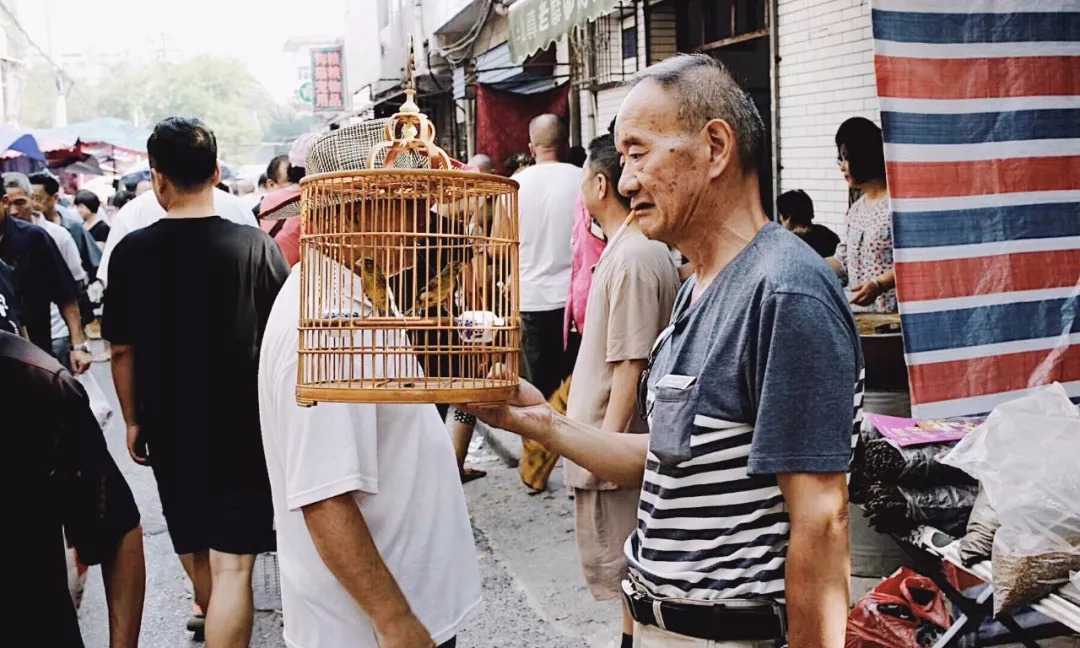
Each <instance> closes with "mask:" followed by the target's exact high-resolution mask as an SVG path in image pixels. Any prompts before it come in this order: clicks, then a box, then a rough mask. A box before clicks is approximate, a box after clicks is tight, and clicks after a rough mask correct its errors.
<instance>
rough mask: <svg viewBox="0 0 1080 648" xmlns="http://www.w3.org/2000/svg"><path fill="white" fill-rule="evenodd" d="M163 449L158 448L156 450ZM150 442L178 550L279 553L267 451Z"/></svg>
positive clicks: (167, 517)
mask: <svg viewBox="0 0 1080 648" xmlns="http://www.w3.org/2000/svg"><path fill="white" fill-rule="evenodd" d="M155 445H156V446H157V447H156V448H155V447H154V446H155ZM170 446H172V444H170V443H168V441H165V442H159V443H158V444H154V443H153V441H152V440H151V441H150V465H151V467H152V468H153V469H154V477H155V479H156V480H157V486H158V495H159V496H160V497H161V509H162V513H163V514H164V516H165V523H166V524H167V525H168V527H169V535H170V536H171V537H172V543H173V548H174V549H175V550H176V553H178V554H190V553H197V552H201V551H206V550H208V549H213V550H214V551H219V552H222V553H229V554H238V555H244V554H259V553H264V552H267V551H273V550H274V549H275V548H276V538H275V535H274V506H273V500H272V499H271V494H270V480H269V478H268V477H267V475H266V460H265V459H264V458H263V453H262V446H261V444H259V445H258V446H257V447H248V448H247V450H245V451H244V452H243V453H227V452H222V453H220V454H219V455H218V456H217V458H218V459H219V460H220V464H219V465H215V462H214V461H213V459H214V458H215V457H214V456H213V455H210V456H209V458H208V455H209V454H210V453H203V452H194V451H193V450H194V448H191V447H190V446H186V445H185V446H181V447H179V448H176V447H170Z"/></svg>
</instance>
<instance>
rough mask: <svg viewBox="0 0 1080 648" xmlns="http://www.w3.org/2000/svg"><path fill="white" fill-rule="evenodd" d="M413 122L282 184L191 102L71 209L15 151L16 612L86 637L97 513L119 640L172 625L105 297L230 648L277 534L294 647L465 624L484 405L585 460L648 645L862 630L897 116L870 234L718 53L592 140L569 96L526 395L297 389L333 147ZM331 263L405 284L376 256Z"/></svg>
mask: <svg viewBox="0 0 1080 648" xmlns="http://www.w3.org/2000/svg"><path fill="white" fill-rule="evenodd" d="M365 129H366V130H365ZM382 130H383V129H382V126H381V123H366V124H360V125H356V126H349V127H345V128H342V129H338V130H335V131H331V132H329V133H326V134H323V135H320V136H309V137H304V138H301V139H299V140H298V141H297V142H295V143H294V144H293V146H292V149H291V150H290V152H289V153H288V154H287V155H283V156H280V157H277V158H275V159H274V160H273V161H271V163H270V165H269V166H268V168H267V171H266V173H265V178H264V179H262V180H260V183H259V184H260V188H259V189H258V190H257V191H253V192H252V193H251V194H250V197H249V196H248V195H245V196H235V195H231V194H230V193H228V192H226V191H222V189H221V188H219V184H220V182H221V178H220V174H221V172H220V168H219V165H218V162H217V144H216V140H215V137H214V134H213V132H212V131H211V130H210V129H209V128H208V127H207V126H206V125H205V124H203V123H201V122H200V121H198V120H195V119H184V118H170V119H166V120H164V121H162V122H161V123H159V124H158V125H157V126H156V127H155V129H154V131H153V133H152V135H151V136H150V139H149V141H148V145H147V149H148V153H149V158H150V166H151V178H150V180H149V181H147V182H146V184H147V185H148V186H145V187H144V186H139V187H136V188H135V190H134V191H130V192H129V191H127V190H126V189H121V190H120V191H118V192H117V193H116V195H115V196H114V197H113V198H112V199H110V203H111V204H110V206H111V207H113V208H116V212H115V214H113V215H112V217H111V218H106V217H104V215H103V213H102V212H103V211H104V210H103V206H102V205H101V202H100V201H99V199H98V198H97V196H96V195H94V194H92V193H89V192H84V191H79V192H77V193H76V194H75V196H74V201H73V203H72V206H66V205H65V203H64V202H62V201H61V200H60V196H59V184H58V182H57V181H56V179H55V178H53V177H52V176H50V175H49V174H48V173H38V174H34V175H32V176H30V177H26V176H24V175H22V174H17V173H8V174H4V176H3V184H4V195H3V198H2V200H3V210H2V211H0V331H2V332H0V377H2V380H3V384H5V385H6V386H8V385H10V386H12V388H10V389H8V388H5V390H4V391H3V393H2V394H0V405H2V407H3V409H4V411H5V412H6V413H7V415H8V417H9V420H13V421H14V425H15V427H14V428H13V431H15V432H16V434H14V435H10V436H12V437H13V438H14V442H15V443H16V449H15V450H13V451H12V452H13V454H12V455H9V456H16V457H19V458H20V459H19V460H17V461H14V462H11V463H12V464H13V469H12V470H11V471H8V472H7V473H6V475H7V476H6V479H8V482H7V483H8V484H9V486H10V488H11V489H12V490H14V489H15V488H18V489H19V490H20V491H23V492H28V493H29V495H28V497H25V498H20V500H19V502H18V504H17V514H18V519H20V520H29V525H30V529H31V531H30V532H29V533H26V534H19V535H17V536H16V537H15V540H16V544H17V545H18V546H17V548H16V555H18V556H20V560H19V561H16V563H17V564H16V566H15V570H16V581H14V582H19V583H24V584H26V587H27V588H28V590H27V591H24V592H22V593H21V595H20V597H18V600H17V602H16V608H17V609H16V612H19V613H21V615H22V616H24V617H25V618H35V619H44V622H43V623H37V624H33V625H34V627H33V628H27V629H26V630H25V632H26V637H28V638H32V641H33V642H34V643H35V644H37V645H55V646H78V645H81V641H80V638H79V627H78V622H77V619H76V612H75V609H74V607H73V604H72V602H71V600H70V598H69V596H68V592H67V582H66V572H65V568H64V560H65V557H64V547H65V540H66V543H67V544H68V545H70V546H73V547H74V548H75V549H76V551H77V554H78V557H79V560H80V561H81V562H82V563H84V564H101V565H102V569H103V573H104V581H105V589H106V601H107V604H108V614H109V617H108V618H109V624H110V636H111V645H112V646H115V647H120V646H135V645H136V643H137V639H138V635H139V630H140V622H141V615H142V602H143V594H144V588H145V566H144V559H143V556H142V536H141V528H140V515H139V511H138V509H137V507H136V506H135V502H134V498H133V496H132V493H131V491H130V489H129V488H128V485H127V484H126V483H125V481H124V479H123V477H122V475H121V473H120V472H119V470H118V469H117V466H116V464H115V462H114V460H113V459H112V458H111V456H110V455H109V453H108V450H107V449H106V446H105V440H104V437H103V435H102V433H101V429H100V427H99V424H98V422H97V421H96V420H95V419H94V417H93V416H92V414H91V413H90V411H89V408H88V403H87V396H86V394H85V390H84V388H83V386H82V384H81V383H80V381H79V378H78V376H79V375H80V374H83V373H84V372H86V371H87V369H88V368H89V367H90V365H91V362H92V360H93V358H92V357H91V354H90V347H89V345H88V343H87V337H86V334H85V327H86V325H87V324H89V323H90V321H92V320H93V319H95V317H96V316H95V312H96V311H100V312H101V334H102V336H103V338H104V339H105V340H107V341H108V342H109V344H110V347H111V361H112V375H113V382H114V385H115V388H116V393H117V396H118V399H119V402H120V409H121V413H122V416H123V419H124V422H125V426H126V444H127V448H128V451H129V455H130V459H131V460H132V461H134V462H135V463H136V464H139V465H143V466H148V467H149V468H150V469H151V470H152V471H153V474H154V478H155V481H156V484H157V489H158V494H159V496H160V500H161V503H162V509H163V512H164V516H165V520H166V523H167V525H168V531H169V535H170V538H171V540H172V544H173V548H174V550H175V552H176V554H177V555H178V557H179V560H180V562H181V564H182V565H183V567H184V569H185V571H186V573H187V576H188V577H189V578H190V580H191V583H192V585H193V591H194V598H195V608H194V610H193V613H192V616H191V619H190V620H189V621H188V629H189V630H191V631H192V632H193V633H194V635H195V636H196V637H197V638H199V639H202V638H205V640H206V642H207V645H209V646H211V648H224V647H227V646H246V645H248V642H249V640H250V636H251V630H252V620H253V614H254V606H253V600H252V589H251V576H252V570H253V567H254V563H255V557H256V555H257V554H259V553H262V552H266V551H274V550H276V551H277V552H278V557H279V565H280V574H281V587H282V602H283V615H284V633H285V640H286V643H287V644H288V645H289V646H293V647H296V648H322V647H339V646H346V645H347V646H371V647H374V646H382V647H389V646H392V647H400V648H406V647H407V648H419V647H435V646H440V647H444V646H454V645H455V641H456V636H457V634H458V632H459V630H460V629H461V628H462V627H464V625H465V623H466V622H467V620H468V618H469V615H470V614H471V613H472V612H473V611H474V610H475V609H476V608H477V606H478V605H479V602H480V598H481V587H480V578H479V572H478V569H477V565H476V557H475V549H474V547H473V540H472V532H471V529H470V525H469V519H468V512H467V510H466V503H465V498H464V495H463V491H462V488H461V487H460V483H464V482H467V481H470V480H472V479H476V478H478V477H482V476H483V472H482V471H479V470H477V469H476V468H474V467H470V466H466V465H465V460H466V457H467V450H468V446H469V441H470V439H471V437H472V434H473V429H474V427H475V425H476V423H477V419H480V420H482V421H484V422H485V423H487V424H489V425H492V426H497V427H500V428H502V429H506V430H509V431H511V432H514V433H517V434H519V435H520V436H521V437H522V439H523V444H524V448H525V457H524V459H523V461H522V466H521V471H522V481H523V482H524V483H525V484H526V485H527V486H529V487H530V488H533V489H536V490H542V489H544V488H545V487H546V482H547V476H548V474H549V473H550V471H551V469H552V467H553V466H554V465H555V463H556V461H557V459H558V457H560V456H562V457H564V458H565V460H566V463H565V473H564V474H565V482H566V484H567V486H568V488H569V490H570V493H571V495H572V497H573V499H574V517H575V530H576V535H577V544H578V549H579V558H580V561H581V567H582V572H583V574H584V577H585V581H586V585H587V587H588V589H589V591H590V592H591V594H592V595H593V596H594V597H595V598H596V599H598V600H618V601H621V603H622V633H623V634H622V637H621V645H622V646H624V647H629V646H632V647H636V648H654V647H667V646H780V645H783V644H784V643H785V642H788V643H790V644H791V645H793V646H840V645H841V644H842V642H843V637H844V625H845V619H846V616H847V610H848V596H849V594H848V579H849V569H850V567H849V558H848V531H847V483H846V473H847V470H848V463H849V460H850V455H851V448H852V439H853V435H854V434H855V433H856V431H857V427H858V425H859V422H860V419H861V412H860V399H861V392H862V379H863V370H862V358H861V352H860V345H859V338H858V332H857V329H856V326H855V321H854V318H853V314H852V306H851V305H852V304H853V305H854V307H855V308H856V309H860V310H875V311H879V312H895V309H896V298H895V280H894V277H893V272H892V246H891V240H890V231H891V230H890V228H889V225H888V223H889V218H888V217H889V202H888V188H887V184H886V182H885V168H884V157H883V153H882V144H881V132H880V130H879V129H878V128H877V127H876V126H875V125H874V124H873V123H872V122H870V121H868V120H865V119H861V118H853V119H851V120H848V121H846V122H844V124H842V125H841V126H840V128H839V130H838V132H837V134H836V146H837V153H838V163H839V165H840V168H841V171H842V172H843V174H844V177H845V178H846V179H847V181H848V183H849V185H850V187H851V188H852V189H854V190H858V192H859V193H860V197H859V198H858V199H857V200H856V201H855V202H854V203H853V204H852V206H851V208H850V210H849V212H848V216H847V222H846V224H845V229H844V236H843V239H842V240H841V239H840V238H839V237H837V236H836V234H834V233H832V232H831V231H830V230H829V229H828V228H825V227H823V226H821V225H818V224H815V223H814V222H813V219H814V210H813V203H812V201H811V200H810V198H809V196H807V194H805V193H804V192H801V191H794V192H787V193H785V194H783V195H781V196H779V197H778V199H777V210H778V219H777V220H778V221H779V223H777V222H772V221H771V219H770V218H769V217H768V216H767V214H766V211H765V209H764V207H763V205H762V204H761V202H760V199H759V195H760V194H759V178H758V175H757V164H756V161H757V159H758V157H759V153H760V150H761V147H762V145H763V142H762V140H763V138H764V126H763V123H762V120H761V117H760V115H759V114H758V111H757V109H756V108H755V106H754V103H753V101H752V100H751V99H750V98H749V96H748V95H747V94H746V93H745V92H744V91H743V90H742V89H740V88H739V86H738V85H737V84H736V83H735V82H734V81H733V80H732V78H731V76H730V75H729V73H728V72H727V71H726V70H725V69H724V67H723V66H722V65H721V64H719V63H718V62H717V61H715V60H714V59H711V58H709V57H707V56H704V55H684V56H677V57H673V58H671V59H668V60H665V61H663V62H661V63H658V64H656V65H654V66H651V67H650V68H648V69H646V70H645V71H644V72H642V73H640V74H639V75H638V77H637V78H636V80H635V81H634V82H633V87H632V89H631V90H630V92H629V94H628V95H627V97H626V99H625V101H624V103H623V105H622V107H621V108H620V110H619V113H618V116H617V118H616V120H613V122H612V124H611V127H610V131H611V132H610V133H609V134H606V135H602V136H600V137H598V138H596V139H594V140H593V141H591V142H590V143H589V144H588V146H587V147H585V148H584V150H583V154H584V157H583V159H578V160H576V162H577V164H573V163H571V162H570V160H571V159H572V151H571V150H570V148H569V146H568V144H569V142H568V137H567V132H566V128H565V125H564V124H563V122H562V120H561V119H560V118H559V117H557V116H555V115H540V116H538V117H536V118H535V119H534V120H533V121H532V123H531V124H530V127H529V140H530V144H529V153H528V154H527V155H524V154H523V155H519V156H514V158H513V159H512V160H507V162H506V164H504V168H505V169H506V172H507V173H512V174H513V177H514V179H515V180H516V181H517V182H518V184H519V187H520V189H519V205H520V213H519V227H520V250H519V257H520V266H519V268H518V277H519V285H518V286H517V289H518V291H519V293H520V311H521V320H520V324H521V333H522V337H521V340H522V341H521V355H522V368H523V371H522V373H523V377H524V378H525V379H526V380H524V381H523V382H522V383H521V386H520V388H519V389H518V391H517V393H516V395H515V396H514V397H513V399H512V400H511V401H510V402H509V403H506V404H504V405H499V406H490V405H489V406H462V407H461V408H460V410H458V411H455V412H453V420H454V424H453V428H452V431H451V433H450V434H449V435H448V434H447V431H446V424H445V421H446V419H447V418H449V417H448V416H447V413H446V412H445V411H439V410H438V409H437V408H436V407H435V406H434V405H406V404H335V403H323V404H320V405H319V406H318V407H314V408H304V407H301V406H299V405H298V404H297V402H296V397H295V386H296V376H297V365H298V358H299V351H298V332H297V327H296V321H297V313H298V311H299V308H300V306H299V304H300V298H301V292H302V290H301V285H300V275H299V266H298V260H299V248H300V218H299V210H298V203H299V199H300V198H299V195H300V190H299V185H298V183H299V182H300V180H301V179H302V178H303V177H304V176H305V174H306V173H308V172H313V171H318V172H325V171H334V170H340V169H334V168H318V169H314V168H309V167H312V166H313V163H312V162H311V160H312V159H318V156H313V155H312V152H313V151H314V150H318V149H320V147H322V148H327V149H329V148H334V149H335V150H338V149H340V148H341V147H354V148H357V149H358V150H359V149H362V148H363V147H369V148H370V147H371V146H372V145H373V142H377V141H378V139H377V137H373V136H372V135H371V133H372V132H374V133H379V132H382ZM366 150H367V149H365V150H361V151H360V152H359V153H358V154H357V156H358V157H359V158H364V159H366V157H367V153H366ZM579 157H580V156H579ZM323 159H325V157H324V158H323ZM492 166H493V165H492V161H491V159H490V158H489V157H488V156H486V155H482V154H481V155H477V156H474V157H473V158H472V159H471V160H469V162H468V164H467V167H466V168H469V169H472V170H473V171H476V172H479V173H491V172H492V170H493V169H492ZM350 210H351V207H349V209H346V210H345V211H344V212H343V214H344V216H343V218H351V217H352V216H351V213H352V212H351V211H350ZM391 217H398V218H404V217H405V214H403V213H402V214H392V215H391ZM473 227H475V228H477V229H475V230H474V231H486V230H487V228H489V227H490V224H485V223H479V222H477V223H473ZM789 230H790V231H789ZM800 239H801V240H800ZM673 251H674V253H673ZM676 259H678V260H679V261H678V262H676ZM326 267H327V268H328V270H327V273H328V276H331V275H332V276H334V277H335V280H334V281H331V282H330V283H331V284H332V288H333V289H334V290H339V291H344V290H350V289H349V288H346V286H355V288H354V289H351V290H355V292H353V293H352V294H345V295H344V296H342V299H345V300H348V299H351V300H352V302H353V305H354V308H355V309H357V310H358V311H360V312H364V310H365V309H370V308H371V307H372V302H371V300H370V299H368V298H367V296H366V295H365V294H364V293H363V291H362V289H361V286H362V285H363V282H362V281H352V280H351V279H352V278H353V277H352V275H353V272H354V269H352V268H347V267H345V266H342V265H339V264H335V263H333V262H331V261H329V260H327V261H326ZM407 270H408V268H391V269H388V272H389V273H391V274H393V273H400V272H404V271H407ZM838 277H839V278H840V281H838V280H837V278H838ZM845 284H846V285H847V286H848V287H849V290H848V293H847V294H845V292H844V290H843V286H844V285H845ZM95 286H96V287H98V290H94V287H95ZM102 288H103V297H102V295H101V293H102V290H101V289H102ZM383 333H384V334H385V335H386V336H390V335H392V332H383ZM364 335H374V333H372V332H368V333H365V334H364ZM356 343H358V344H359V343H363V341H357V342H356ZM404 344H406V345H407V344H408V342H407V341H406V342H404ZM412 361H416V362H419V361H418V360H417V359H416V358H415V357H413V358H412ZM30 431H32V432H33V433H32V434H30V433H28V432H30ZM28 486H29V489H27V487H28ZM43 566H44V567H43ZM42 573H44V574H45V576H44V577H42V576H41V574H42ZM613 639H614V638H613ZM28 641H29V639H28Z"/></svg>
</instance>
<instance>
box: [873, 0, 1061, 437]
mask: <svg viewBox="0 0 1080 648" xmlns="http://www.w3.org/2000/svg"><path fill="white" fill-rule="evenodd" d="M1070 7H1071V9H1070ZM872 9H873V30H874V47H875V68H876V74H877V89H878V95H879V98H880V106H881V122H882V127H883V132H884V138H885V157H886V161H887V170H888V181H889V191H890V194H891V198H892V208H893V237H894V244H895V261H896V277H897V284H898V286H897V295H898V298H899V302H900V313H901V317H902V321H903V330H904V348H905V353H906V357H907V362H908V371H909V378H910V383H911V396H912V404H913V412H914V414H915V416H917V417H920V418H941V417H947V416H960V415H973V414H980V413H985V412H988V411H990V410H992V409H993V408H994V407H995V406H996V405H997V404H998V403H1001V402H1003V401H1006V400H1009V399H1011V398H1015V397H1016V396H1019V395H1022V394H1024V393H1025V392H1026V391H1027V390H1029V389H1031V388H1032V387H1036V386H1039V385H1044V384H1047V383H1051V382H1054V381H1057V382H1060V383H1062V384H1063V385H1064V387H1065V389H1066V390H1067V392H1068V394H1069V396H1070V397H1072V398H1073V400H1074V402H1077V401H1080V2H1078V1H1075V0H1067V1H1065V2H1062V0H969V1H968V2H964V3H957V2H955V1H954V0H874V1H873V4H872Z"/></svg>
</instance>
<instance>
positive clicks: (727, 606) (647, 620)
mask: <svg viewBox="0 0 1080 648" xmlns="http://www.w3.org/2000/svg"><path fill="white" fill-rule="evenodd" d="M623 598H625V599H626V605H627V607H629V608H630V615H631V616H632V617H634V620H635V621H637V622H638V623H640V624H642V625H651V626H657V627H659V628H663V629H664V630H667V631H668V632H674V633H675V634H680V635H684V636H687V637H695V638H697V639H709V640H712V641H775V642H777V645H782V644H783V643H784V641H785V639H786V636H787V621H786V615H785V614H784V608H783V606H782V605H780V604H778V603H770V602H768V601H755V600H747V599H739V600H733V601H716V602H713V603H709V604H701V605H698V604H692V603H678V602H672V601H665V600H660V599H654V598H652V597H651V596H649V595H648V594H646V593H645V592H642V591H641V590H640V588H638V587H635V586H634V584H633V583H631V582H630V581H623Z"/></svg>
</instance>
